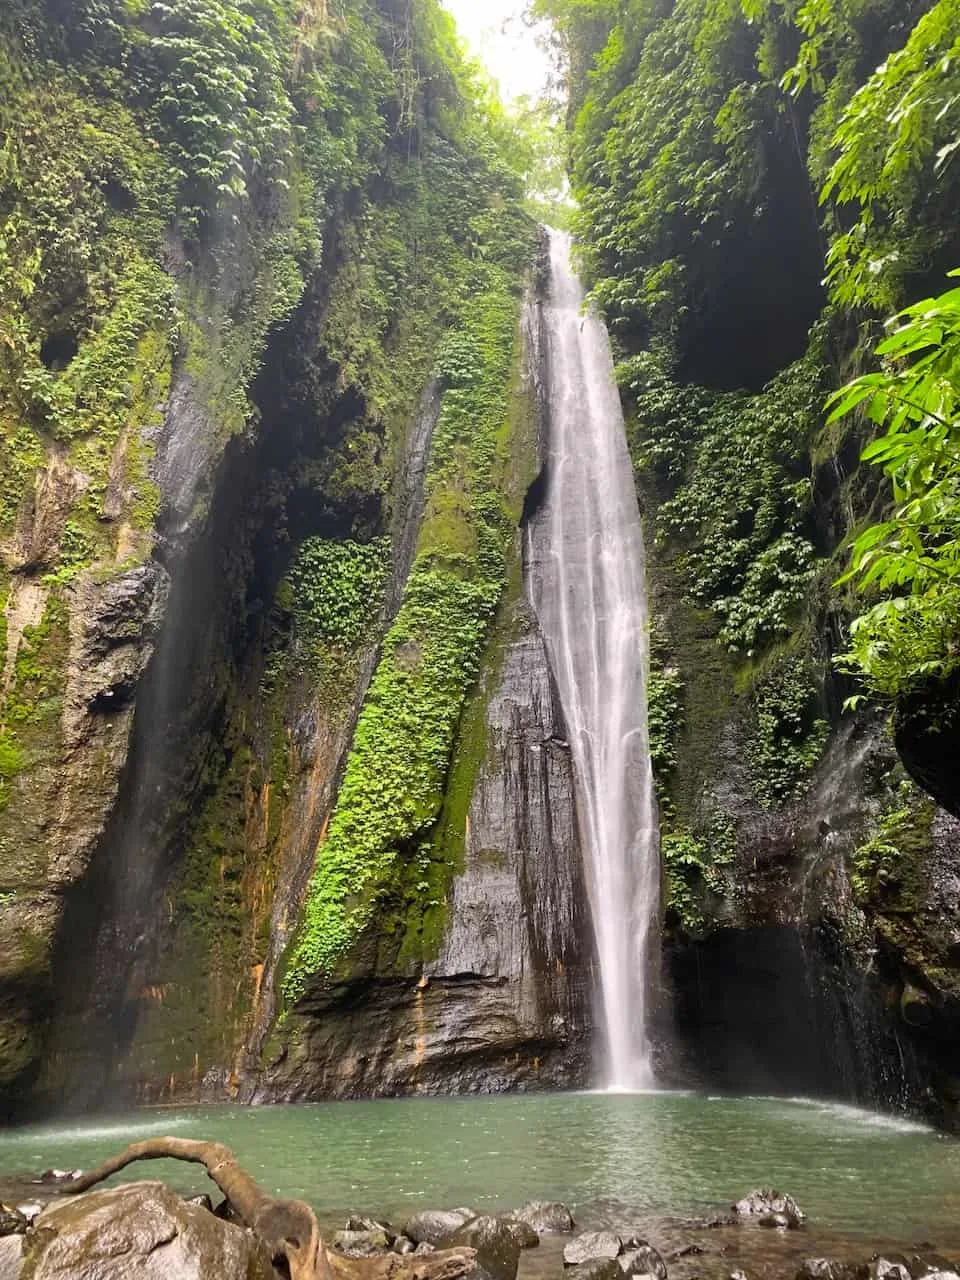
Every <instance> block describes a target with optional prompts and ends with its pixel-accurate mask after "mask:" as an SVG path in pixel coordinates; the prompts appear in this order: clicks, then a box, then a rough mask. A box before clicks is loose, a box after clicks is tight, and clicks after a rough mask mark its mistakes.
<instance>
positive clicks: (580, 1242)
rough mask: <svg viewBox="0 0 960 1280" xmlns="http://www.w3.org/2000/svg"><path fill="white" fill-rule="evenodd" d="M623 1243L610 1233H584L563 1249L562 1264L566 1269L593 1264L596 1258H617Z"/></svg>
mask: <svg viewBox="0 0 960 1280" xmlns="http://www.w3.org/2000/svg"><path fill="white" fill-rule="evenodd" d="M622 1249H623V1241H622V1240H621V1239H620V1237H619V1236H618V1235H615V1234H614V1233H613V1232H612V1231H584V1232H583V1233H582V1234H581V1235H579V1236H577V1238H576V1239H575V1240H571V1241H570V1243H569V1244H567V1245H564V1248H563V1264H564V1266H566V1267H575V1266H579V1265H580V1263H583V1262H593V1261H594V1260H595V1259H597V1258H608V1259H610V1260H611V1261H612V1260H614V1259H616V1258H618V1257H619V1256H620V1253H621V1251H622Z"/></svg>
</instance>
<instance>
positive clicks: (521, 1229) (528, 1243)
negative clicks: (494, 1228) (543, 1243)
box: [497, 1215, 540, 1249]
mask: <svg viewBox="0 0 960 1280" xmlns="http://www.w3.org/2000/svg"><path fill="white" fill-rule="evenodd" d="M497 1221H498V1222H501V1223H503V1225H504V1226H505V1227H506V1228H507V1230H508V1231H509V1232H510V1234H511V1235H512V1236H513V1238H514V1240H516V1242H517V1244H518V1245H519V1246H520V1248H521V1249H536V1247H537V1245H538V1244H539V1243H540V1237H539V1236H538V1235H537V1233H536V1231H534V1229H533V1227H531V1225H530V1223H529V1222H523V1221H522V1220H521V1219H520V1218H514V1217H512V1216H511V1215H508V1216H507V1217H505V1218H498V1219H497Z"/></svg>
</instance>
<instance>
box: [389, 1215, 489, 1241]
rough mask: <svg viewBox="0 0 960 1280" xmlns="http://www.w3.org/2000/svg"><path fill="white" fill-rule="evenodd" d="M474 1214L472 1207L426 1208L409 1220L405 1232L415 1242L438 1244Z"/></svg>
mask: <svg viewBox="0 0 960 1280" xmlns="http://www.w3.org/2000/svg"><path fill="white" fill-rule="evenodd" d="M474 1216H475V1215H474V1213H473V1210H472V1209H424V1210H423V1212H422V1213H415V1214H414V1215H413V1217H412V1218H410V1219H409V1220H408V1222H407V1225H406V1226H405V1227H404V1229H403V1234H404V1235H405V1236H407V1237H408V1238H409V1239H410V1240H412V1241H413V1243H414V1244H432V1245H438V1244H439V1243H440V1241H441V1240H445V1239H446V1238H447V1237H448V1236H451V1235H453V1233H454V1232H455V1231H459V1229H460V1228H461V1227H462V1226H463V1225H464V1223H466V1222H469V1221H470V1219H471V1218H473V1217H474Z"/></svg>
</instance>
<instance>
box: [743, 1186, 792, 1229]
mask: <svg viewBox="0 0 960 1280" xmlns="http://www.w3.org/2000/svg"><path fill="white" fill-rule="evenodd" d="M733 1211H734V1213H735V1214H736V1215H737V1217H738V1218H739V1219H740V1220H741V1221H742V1220H744V1219H753V1221H754V1222H757V1223H759V1224H760V1225H761V1226H764V1227H789V1228H795V1227H799V1226H800V1225H801V1224H802V1223H803V1220H804V1218H805V1217H806V1215H805V1214H804V1212H803V1210H802V1209H801V1208H800V1206H799V1205H798V1204H797V1202H796V1200H794V1198H793V1196H785V1195H781V1193H780V1192H779V1191H751V1192H750V1194H749V1195H748V1196H744V1198H743V1199H742V1200H738V1201H737V1203H736V1204H735V1205H734V1206H733Z"/></svg>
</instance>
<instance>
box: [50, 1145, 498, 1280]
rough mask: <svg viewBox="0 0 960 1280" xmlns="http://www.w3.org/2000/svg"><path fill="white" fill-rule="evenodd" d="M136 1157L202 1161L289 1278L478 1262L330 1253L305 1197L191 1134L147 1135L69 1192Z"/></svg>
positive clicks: (335, 1279) (466, 1269) (469, 1255)
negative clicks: (262, 1179) (275, 1187)
mask: <svg viewBox="0 0 960 1280" xmlns="http://www.w3.org/2000/svg"><path fill="white" fill-rule="evenodd" d="M138 1160H186V1161H188V1162H189V1163H191V1164H200V1165H203V1167H204V1168H205V1169H206V1171H207V1175H208V1176H209V1177H210V1178H211V1179H212V1181H213V1182H214V1183H215V1184H216V1185H217V1186H218V1187H219V1188H220V1190H221V1191H222V1192H223V1194H224V1196H225V1197H226V1199H227V1201H228V1202H229V1204H230V1207H231V1208H232V1209H233V1211H234V1213H235V1214H236V1215H237V1217H238V1218H239V1219H240V1220H241V1222H242V1223H243V1224H244V1226H246V1227H249V1228H250V1230H251V1231H252V1232H253V1233H254V1234H255V1235H256V1236H258V1237H259V1238H260V1239H261V1240H262V1241H263V1243H264V1245H265V1246H266V1248H267V1249H268V1250H269V1253H270V1257H271V1259H272V1260H273V1265H274V1268H275V1269H277V1271H278V1273H279V1274H280V1275H288V1276H289V1277H290V1280H459V1278H460V1277H461V1276H465V1275H468V1274H469V1273H470V1272H471V1271H473V1270H474V1267H475V1265H476V1262H475V1259H476V1250H474V1249H466V1248H461V1249H446V1250H442V1251H440V1252H437V1253H432V1254H427V1255H426V1256H425V1257H419V1258H412V1257H401V1256H400V1255H399V1254H387V1255H384V1256H382V1257H377V1258H343V1257H339V1256H337V1255H335V1254H328V1253H327V1251H326V1249H325V1248H324V1245H323V1241H322V1240H321V1238H320V1228H319V1225H318V1223H317V1218H316V1214H315V1213H314V1212H313V1210H312V1209H311V1208H310V1206H309V1205H308V1204H306V1203H305V1202H304V1201H303V1200H280V1199H277V1198H276V1197H274V1196H268V1195H267V1194H266V1193H265V1192H264V1191H262V1190H261V1189H260V1187H259V1186H258V1185H257V1184H256V1182H254V1180H253V1178H251V1177H250V1175H249V1174H248V1173H247V1172H246V1170H245V1169H242V1168H241V1167H240V1165H239V1164H238V1163H237V1159H236V1157H235V1156H234V1154H233V1152H232V1151H231V1150H230V1148H229V1147H225V1146H223V1145H222V1144H221V1143H219V1142H198V1141H195V1140H193V1139H191V1138H147V1139H146V1140H145V1141H143V1142H134V1143H132V1144H131V1145H130V1146H129V1147H127V1149H126V1150H125V1151H121V1152H120V1154H119V1155H116V1156H113V1157H111V1158H110V1159H109V1160H105V1161H104V1162H103V1164H101V1165H100V1166H99V1167H98V1168H96V1169H93V1170H91V1171H90V1172H89V1173H85V1174H83V1175H82V1176H81V1177H79V1178H75V1179H74V1180H73V1181H71V1183H70V1184H69V1186H68V1187H66V1188H64V1191H65V1194H67V1195H70V1196H75V1195H79V1194H80V1193H81V1192H83V1191H89V1190H90V1188H91V1187H95V1186H96V1185H97V1184H98V1183H100V1182H103V1181H104V1180H105V1179H107V1178H109V1177H111V1176H112V1175H113V1174H115V1173H119V1172H120V1170H121V1169H125V1168H126V1167H127V1166H128V1165H131V1164H134V1163H135V1162H136V1161H138Z"/></svg>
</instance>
